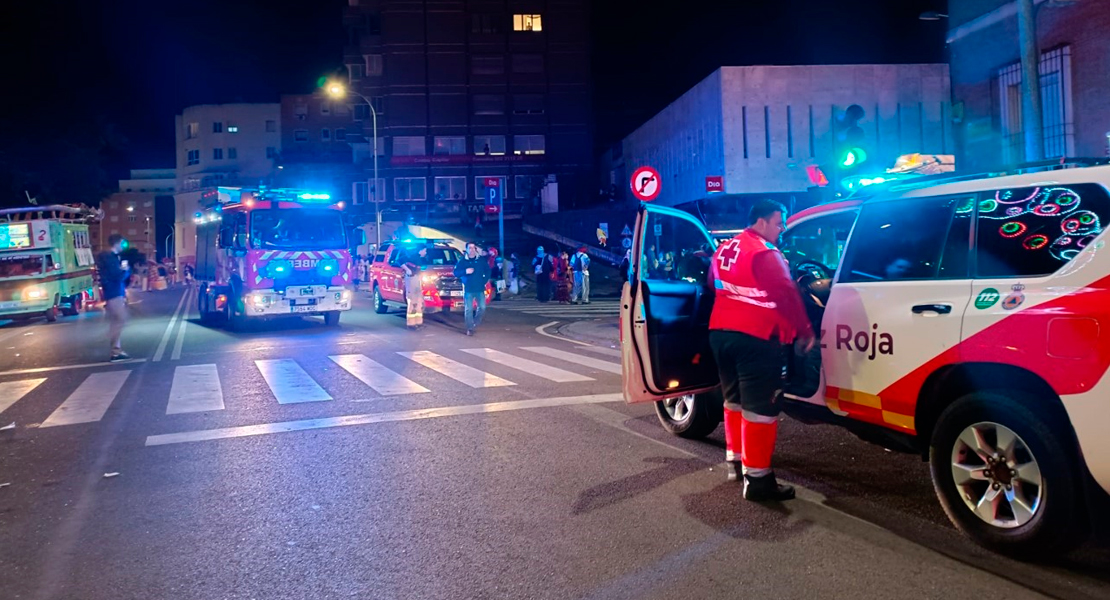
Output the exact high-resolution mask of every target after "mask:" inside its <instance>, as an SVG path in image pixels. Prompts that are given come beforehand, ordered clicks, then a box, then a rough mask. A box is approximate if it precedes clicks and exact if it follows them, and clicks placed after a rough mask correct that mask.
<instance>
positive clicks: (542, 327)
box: [536, 321, 593, 346]
mask: <svg viewBox="0 0 1110 600" xmlns="http://www.w3.org/2000/svg"><path fill="white" fill-rule="evenodd" d="M558 324H559V322H558V321H552V322H550V323H548V324H546V325H540V326H539V327H537V328H536V333H538V334H540V335H542V336H544V337H549V338H551V339H554V340H560V341H563V342H570V343H572V344H578V345H579V346H592V345H593V344H587V343H586V342H580V341H578V340H572V339H570V338H568V337H563V336H561V335H552V334H550V333H548V332H547V331H544V330H545V329H547V328H548V327H551V326H552V325H558Z"/></svg>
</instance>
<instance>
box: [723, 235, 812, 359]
mask: <svg viewBox="0 0 1110 600" xmlns="http://www.w3.org/2000/svg"><path fill="white" fill-rule="evenodd" d="M764 252H774V253H775V255H776V256H777V257H778V258H779V260H782V261H784V262H785V261H786V259H785V258H784V257H783V256H782V253H781V252H779V250H778V248H775V246H774V245H773V244H771V243H770V242H768V241H767V240H765V239H763V237H761V236H760V235H759V234H757V233H755V232H753V231H749V230H747V229H745V230H744V231H741V232H740V233H739V234H738V235H737V236H736V237H734V238H732V239H731V240H729V241H727V242H725V243H723V244H721V246H720V247H719V248H717V251H716V252H715V253H713V263H712V265H711V266H710V272H711V273H712V276H713V284H714V286H715V287H716V297H715V299H714V303H713V312H712V313H711V314H710V316H709V328H710V329H724V330H728V331H740V332H743V333H746V334H748V335H752V336H755V337H758V338H760V339H764V340H769V339H771V337H772V336H775V335H777V336H778V338H779V341H780V342H782V343H784V344H787V343H790V342H793V341H794V338H795V337H796V336H797V333H798V332H797V331H795V329H794V326H793V325H791V324H790V322H789V321H787V320H786V318H784V317H783V315H782V313H781V311H780V310H779V309H778V308H779V307H778V306H776V305H775V302H774V301H773V300H772V299H771V298H770V295H769V294H768V293H767V289H766V288H764V287H762V286H761V285H760V282H759V281H757V280H756V277H755V273H754V272H753V271H752V265H753V264H754V261H755V258H756V257H757V256H759V255H760V254H763V253H764Z"/></svg>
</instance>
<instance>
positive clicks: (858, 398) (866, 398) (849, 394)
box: [837, 388, 883, 410]
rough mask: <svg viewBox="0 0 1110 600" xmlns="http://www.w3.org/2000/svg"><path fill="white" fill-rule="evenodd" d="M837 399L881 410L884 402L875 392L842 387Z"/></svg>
mask: <svg viewBox="0 0 1110 600" xmlns="http://www.w3.org/2000/svg"><path fill="white" fill-rule="evenodd" d="M837 399H838V400H840V401H841V402H850V403H852V404H858V405H860V406H866V407H868V408H877V409H879V410H882V408H883V402H882V400H881V399H880V398H879V397H878V396H876V395H874V394H867V393H864V392H857V391H855V390H846V389H843V388H841V390H840V393H839V394H838V398H837Z"/></svg>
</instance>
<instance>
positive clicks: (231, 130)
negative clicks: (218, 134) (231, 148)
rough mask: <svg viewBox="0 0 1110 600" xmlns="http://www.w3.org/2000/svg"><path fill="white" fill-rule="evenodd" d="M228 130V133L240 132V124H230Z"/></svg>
mask: <svg viewBox="0 0 1110 600" xmlns="http://www.w3.org/2000/svg"><path fill="white" fill-rule="evenodd" d="M227 132H228V133H239V126H238V125H228V126H227Z"/></svg>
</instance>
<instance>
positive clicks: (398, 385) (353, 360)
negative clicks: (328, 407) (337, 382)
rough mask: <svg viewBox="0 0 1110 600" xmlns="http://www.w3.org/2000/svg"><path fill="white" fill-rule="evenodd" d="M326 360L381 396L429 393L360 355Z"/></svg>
mask: <svg viewBox="0 0 1110 600" xmlns="http://www.w3.org/2000/svg"><path fill="white" fill-rule="evenodd" d="M328 358H330V359H331V360H332V362H334V363H335V364H337V365H339V366H340V367H343V370H344V371H347V372H348V373H350V374H351V375H354V376H355V377H357V378H358V380H359V381H361V382H363V383H365V384H366V385H368V386H370V387H371V388H373V390H374V391H375V392H377V393H379V394H381V395H383V396H397V395H400V394H423V393H425V392H429V391H431V390H429V389H428V388H426V387H424V386H422V385H420V384H419V383H416V382H415V381H413V380H411V379H409V378H407V377H404V376H402V375H401V374H399V373H395V372H393V371H391V370H390V369H388V368H386V367H385V366H384V365H382V364H381V363H379V362H376V361H374V360H371V359H370V358H367V357H365V356H363V355H361V354H342V355H338V356H329V357H328Z"/></svg>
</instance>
